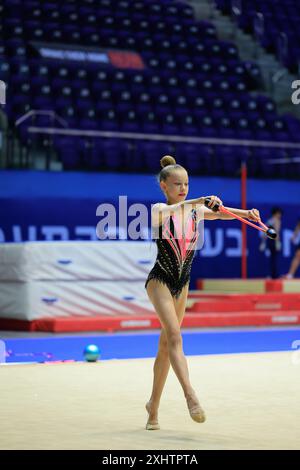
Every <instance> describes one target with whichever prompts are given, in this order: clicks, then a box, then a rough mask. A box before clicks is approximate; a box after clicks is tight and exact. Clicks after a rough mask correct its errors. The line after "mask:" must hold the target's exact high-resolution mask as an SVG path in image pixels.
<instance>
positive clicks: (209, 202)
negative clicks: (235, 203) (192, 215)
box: [204, 196, 223, 212]
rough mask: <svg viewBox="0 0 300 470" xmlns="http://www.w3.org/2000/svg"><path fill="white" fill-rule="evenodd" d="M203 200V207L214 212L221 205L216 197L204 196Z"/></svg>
mask: <svg viewBox="0 0 300 470" xmlns="http://www.w3.org/2000/svg"><path fill="white" fill-rule="evenodd" d="M204 200H205V206H206V207H208V208H209V209H211V210H212V211H214V212H217V211H218V210H219V207H220V206H222V205H223V202H222V201H221V199H220V198H218V196H205V198H204Z"/></svg>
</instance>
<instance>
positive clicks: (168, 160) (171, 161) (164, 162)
mask: <svg viewBox="0 0 300 470" xmlns="http://www.w3.org/2000/svg"><path fill="white" fill-rule="evenodd" d="M160 165H161V167H162V168H164V167H165V166H168V165H176V160H175V158H174V157H171V156H170V155H165V156H164V157H162V158H161V160H160Z"/></svg>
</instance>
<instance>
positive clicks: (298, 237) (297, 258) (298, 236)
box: [283, 216, 300, 279]
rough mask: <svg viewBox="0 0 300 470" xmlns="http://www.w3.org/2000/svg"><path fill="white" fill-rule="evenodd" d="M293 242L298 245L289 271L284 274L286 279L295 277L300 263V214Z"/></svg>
mask: <svg viewBox="0 0 300 470" xmlns="http://www.w3.org/2000/svg"><path fill="white" fill-rule="evenodd" d="M291 240H292V242H293V243H294V245H296V249H295V254H294V257H293V259H292V262H291V265H290V269H289V272H288V273H287V274H285V275H284V276H283V278H284V279H293V277H294V276H295V274H296V271H297V269H298V267H299V264H300V216H299V218H298V222H297V225H296V227H295V229H294V232H293V235H292V238H291Z"/></svg>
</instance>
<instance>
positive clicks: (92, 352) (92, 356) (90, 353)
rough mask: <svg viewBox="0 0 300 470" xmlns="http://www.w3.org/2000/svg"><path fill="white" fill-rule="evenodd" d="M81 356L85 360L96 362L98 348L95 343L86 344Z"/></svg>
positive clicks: (98, 353) (98, 352) (98, 354)
mask: <svg viewBox="0 0 300 470" xmlns="http://www.w3.org/2000/svg"><path fill="white" fill-rule="evenodd" d="M83 356H84V358H85V360H86V361H87V362H96V361H97V360H98V359H99V356H100V350H99V348H98V346H96V344H88V345H87V346H86V347H85V348H84V351H83Z"/></svg>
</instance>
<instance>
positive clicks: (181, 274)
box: [145, 209, 199, 298]
mask: <svg viewBox="0 0 300 470" xmlns="http://www.w3.org/2000/svg"><path fill="white" fill-rule="evenodd" d="M182 225H183V224H182V221H181V220H180V218H179V217H178V215H175V214H173V215H171V216H170V217H167V218H166V220H165V221H164V223H163V224H162V225H160V226H159V227H158V237H157V238H156V245H157V250H158V251H157V258H156V261H155V264H154V266H153V268H152V269H151V271H150V273H149V274H148V277H147V280H146V283H145V288H146V287H147V284H148V282H149V281H150V279H157V280H158V281H160V282H162V283H164V284H166V285H167V286H168V288H169V290H170V292H171V295H172V296H173V297H176V298H178V297H179V295H180V293H181V291H182V289H183V287H184V286H185V285H186V284H187V283H188V282H189V281H190V271H191V267H192V261H193V258H194V254H195V249H196V243H197V239H198V235H199V234H198V230H197V212H196V210H195V209H192V210H191V211H190V213H189V215H188V219H187V222H186V224H185V227H184V230H182V228H183V227H182Z"/></svg>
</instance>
